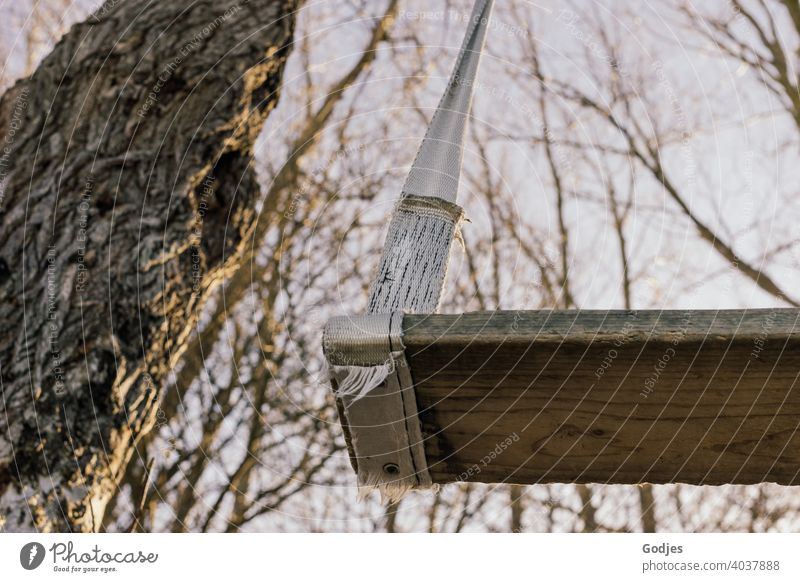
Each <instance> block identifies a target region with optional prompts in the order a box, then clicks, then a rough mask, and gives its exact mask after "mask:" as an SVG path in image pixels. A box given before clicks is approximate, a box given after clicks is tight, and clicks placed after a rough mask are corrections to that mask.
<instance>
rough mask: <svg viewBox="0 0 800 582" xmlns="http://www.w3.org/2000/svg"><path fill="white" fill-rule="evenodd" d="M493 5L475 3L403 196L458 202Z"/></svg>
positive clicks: (483, 1)
mask: <svg viewBox="0 0 800 582" xmlns="http://www.w3.org/2000/svg"><path fill="white" fill-rule="evenodd" d="M492 3H493V2H492V0H477V1H476V2H475V7H474V8H473V10H472V16H471V18H470V21H469V28H468V30H467V34H466V36H465V37H464V42H463V44H462V45H461V51H460V52H459V55H458V60H457V61H456V66H455V67H454V68H453V73H452V74H451V76H450V81H449V83H448V85H447V90H446V91H445V92H444V95H443V96H442V99H441V101H440V102H439V106H438V107H437V108H436V112H435V113H434V115H433V119H432V120H431V124H430V126H428V131H427V133H426V134H425V138H424V139H423V140H422V145H420V148H419V151H418V152H417V157H416V159H415V160H414V164H413V165H412V166H411V172H410V173H409V174H408V178H406V183H405V186H404V187H403V194H411V195H414V196H434V197H437V198H441V199H443V200H447V201H448V202H455V201H456V196H457V194H458V182H459V178H460V175H461V159H462V156H463V147H462V146H463V143H464V131H465V128H466V125H467V118H468V116H469V113H470V108H471V106H472V92H473V91H472V89H473V85H474V84H475V77H476V75H477V72H478V65H479V63H480V59H481V51H482V49H483V44H484V41H485V39H486V29H487V24H488V20H489V15H490V13H491V10H492Z"/></svg>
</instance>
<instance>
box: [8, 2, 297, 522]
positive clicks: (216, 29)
mask: <svg viewBox="0 0 800 582" xmlns="http://www.w3.org/2000/svg"><path fill="white" fill-rule="evenodd" d="M298 2H299V0H214V1H213V2H212V1H202V0H199V1H196V2H183V1H179V0H160V1H159V2H151V1H149V0H127V1H126V2H119V1H118V0H108V2H107V3H106V4H105V5H104V6H103V7H102V8H100V9H99V10H98V12H97V13H96V14H95V15H94V16H92V17H91V18H90V19H89V20H87V21H86V22H84V23H82V24H79V25H76V26H74V27H73V28H72V30H71V31H70V32H69V33H68V34H67V35H66V36H65V37H64V39H63V40H62V41H61V42H60V43H59V44H58V45H57V46H56V48H55V50H54V51H53V52H52V54H50V55H49V56H48V57H47V58H46V59H45V60H44V62H43V63H42V65H41V66H40V67H39V68H38V70H37V71H36V72H35V73H34V74H33V75H32V76H31V77H30V78H28V79H25V80H23V81H21V82H19V83H17V84H16V85H15V86H14V87H13V88H11V89H10V90H9V91H8V92H7V93H6V94H5V95H4V96H3V97H2V100H0V136H1V137H0V139H2V140H3V142H2V144H1V145H0V156H2V157H0V223H1V224H2V226H1V227H0V321H2V322H3V326H2V331H0V389H2V394H1V396H2V403H0V520H3V521H4V522H5V523H4V524H3V528H4V529H5V530H8V531H17V530H33V529H38V530H41V531H90V530H94V529H97V528H98V527H99V524H100V523H101V520H102V516H103V512H104V509H105V505H106V503H107V502H108V500H109V499H110V498H111V497H112V496H113V495H114V494H115V492H116V489H117V486H118V483H119V480H120V479H121V477H122V475H123V474H124V471H125V468H126V465H127V463H128V461H129V460H130V459H131V457H132V456H133V455H134V454H137V449H136V444H137V441H138V439H140V437H141V436H142V435H143V434H145V433H146V432H147V431H148V430H149V429H150V428H151V427H152V425H153V424H154V420H155V417H156V414H157V410H158V402H159V396H160V394H159V390H158V387H159V386H160V385H161V384H162V381H163V380H164V379H165V378H166V376H167V374H168V373H169V372H170V370H171V368H172V366H173V364H174V363H175V362H176V361H177V359H178V358H179V356H180V354H181V351H182V349H183V346H184V344H185V341H186V338H187V335H188V334H189V331H190V330H191V328H192V326H193V325H195V323H196V321H197V318H198V315H199V313H200V307H201V306H202V302H203V300H204V298H205V297H207V295H208V293H209V290H210V289H211V287H212V286H213V285H214V284H215V282H217V281H218V280H220V279H221V277H222V274H223V273H225V272H229V271H230V270H231V269H232V268H234V267H235V264H236V261H237V256H239V254H240V252H241V250H242V248H244V247H246V246H247V243H248V239H249V237H250V235H251V233H252V231H253V228H254V226H255V222H256V220H257V218H258V217H257V214H256V212H255V210H254V207H255V205H256V202H257V200H258V197H259V188H258V184H257V181H256V178H255V175H254V172H253V170H252V168H251V161H252V154H253V146H254V142H255V139H256V137H257V136H258V133H259V131H260V129H261V127H262V125H263V122H264V120H265V118H266V116H267V115H268V114H269V112H270V111H271V110H272V109H273V107H274V106H275V104H276V102H277V100H278V89H279V85H280V80H281V75H282V72H283V67H284V63H285V61H286V58H287V55H288V53H289V50H290V43H291V40H292V32H293V23H294V22H293V21H294V11H295V10H296V8H297V4H298Z"/></svg>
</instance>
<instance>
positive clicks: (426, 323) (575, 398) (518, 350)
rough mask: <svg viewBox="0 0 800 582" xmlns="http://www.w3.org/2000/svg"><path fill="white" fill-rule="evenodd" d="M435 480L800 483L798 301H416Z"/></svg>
mask: <svg viewBox="0 0 800 582" xmlns="http://www.w3.org/2000/svg"><path fill="white" fill-rule="evenodd" d="M403 341H404V343H405V345H406V350H407V357H408V359H409V363H410V367H411V370H412V376H413V379H414V384H415V389H416V395H417V401H418V406H419V410H420V419H421V421H422V424H423V430H424V432H425V436H426V442H425V451H426V455H427V459H428V465H429V469H430V471H431V475H432V477H433V480H434V482H438V483H447V482H452V481H475V482H486V483H497V482H507V483H529V484H532V483H551V482H568V483H645V482H648V483H691V484H724V483H740V484H744V483H760V482H776V483H782V484H787V485H788V484H794V485H797V484H800V430H798V429H800V385H798V376H800V310H795V309H774V310H742V311H535V312H534V311H503V312H486V313H468V314H463V315H407V316H406V317H405V319H404V338H403Z"/></svg>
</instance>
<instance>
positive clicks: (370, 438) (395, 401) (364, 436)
mask: <svg viewBox="0 0 800 582" xmlns="http://www.w3.org/2000/svg"><path fill="white" fill-rule="evenodd" d="M491 8H492V0H476V3H475V7H474V9H473V11H472V17H471V20H470V22H469V26H468V29H467V32H466V36H465V38H464V43H463V45H462V47H461V51H460V53H459V56H458V59H457V61H456V64H455V67H454V69H453V73H452V76H451V77H450V82H449V83H448V86H447V90H446V91H445V94H444V96H443V97H442V100H441V102H440V103H439V106H438V108H437V110H436V113H435V114H434V116H433V119H432V121H431V125H430V127H429V128H428V131H427V133H426V134H425V138H424V139H423V141H422V144H421V145H420V148H419V151H418V152H417V157H416V159H415V161H414V164H413V166H412V168H411V172H410V173H409V175H408V178H407V180H406V184H405V186H404V188H403V192H402V197H401V199H400V202H399V203H398V205H397V207H396V208H395V212H394V215H393V217H392V221H391V223H390V225H389V232H388V234H387V237H386V244H385V246H384V250H383V255H382V257H381V263H380V266H379V269H378V274H377V277H376V278H375V281H374V283H373V285H372V288H371V290H370V298H369V305H368V308H367V314H366V315H360V316H354V317H337V318H333V319H331V320H330V321H329V322H328V324H327V325H326V327H325V333H324V335H323V348H324V351H325V357H326V359H327V361H328V366H329V369H330V375H331V380H332V382H333V385H334V389H335V391H336V397H337V400H338V405H339V408H340V411H341V412H342V414H343V423H342V424H343V426H344V430H345V433H346V438H347V441H348V446H349V449H350V454H351V460H352V461H353V464H354V466H355V467H356V471H357V473H358V483H359V486H361V487H364V488H366V489H368V490H369V489H375V488H377V489H379V490H380V491H381V493H382V495H383V496H384V497H388V498H389V499H399V498H401V497H402V496H403V495H404V494H405V493H406V492H407V491H409V490H411V489H423V488H426V487H431V486H432V480H431V477H430V474H429V472H428V467H427V463H426V459H425V449H424V446H423V445H424V441H423V435H422V430H421V427H420V422H419V418H418V414H417V412H418V411H417V404H416V395H415V391H414V384H413V378H412V375H411V370H410V369H409V366H408V362H407V360H406V356H405V348H404V346H403V343H402V320H403V313H404V312H412V313H432V312H435V311H436V310H437V308H438V305H439V299H440V296H441V294H442V288H443V284H444V279H445V275H446V272H447V263H448V260H449V257H450V247H451V246H452V243H453V239H454V237H455V236H456V234H457V232H458V227H459V224H460V222H461V219H462V217H463V210H462V209H461V208H460V207H459V206H458V205H457V204H455V201H456V196H457V193H458V183H459V177H460V173H461V159H462V145H463V141H464V131H465V128H466V123H467V118H468V116H469V113H470V107H471V103H472V88H473V85H474V80H475V76H476V73H477V70H478V63H479V61H480V52H481V49H482V47H483V43H484V39H485V37H486V28H487V25H488V20H489V14H490V11H491Z"/></svg>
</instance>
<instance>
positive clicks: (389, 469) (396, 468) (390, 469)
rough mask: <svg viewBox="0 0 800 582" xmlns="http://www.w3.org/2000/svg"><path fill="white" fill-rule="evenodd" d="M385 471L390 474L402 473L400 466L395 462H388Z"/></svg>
mask: <svg viewBox="0 0 800 582" xmlns="http://www.w3.org/2000/svg"><path fill="white" fill-rule="evenodd" d="M383 471H384V472H385V473H387V474H389V475H397V474H398V473H400V467H399V466H398V465H395V464H394V463H386V464H385V465H384V466H383Z"/></svg>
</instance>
